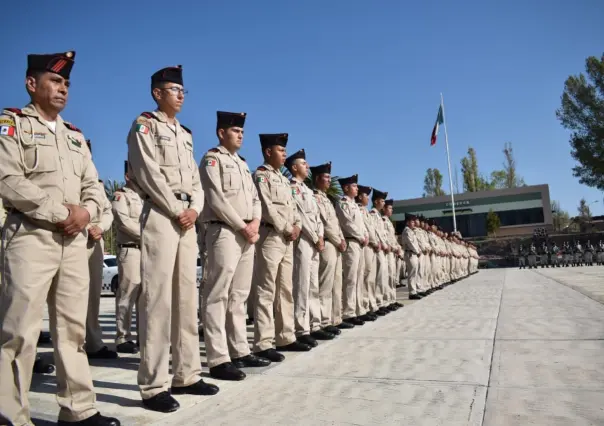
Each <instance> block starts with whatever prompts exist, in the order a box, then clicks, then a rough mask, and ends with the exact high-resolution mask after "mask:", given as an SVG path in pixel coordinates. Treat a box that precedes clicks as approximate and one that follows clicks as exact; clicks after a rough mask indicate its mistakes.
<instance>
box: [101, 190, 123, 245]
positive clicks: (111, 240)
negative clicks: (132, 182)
mask: <svg viewBox="0 0 604 426" xmlns="http://www.w3.org/2000/svg"><path fill="white" fill-rule="evenodd" d="M103 184H104V186H105V195H106V196H107V198H108V199H109V201H113V197H114V195H115V193H116V192H117V191H118V190H120V189H121V188H122V187H123V186H124V185H125V183H124V182H120V181H117V180H113V179H107V181H106V182H104V183H103ZM103 239H104V240H105V252H107V253H109V254H115V255H117V227H115V226H113V224H111V228H109V229H108V230H106V231H105V233H104V234H103Z"/></svg>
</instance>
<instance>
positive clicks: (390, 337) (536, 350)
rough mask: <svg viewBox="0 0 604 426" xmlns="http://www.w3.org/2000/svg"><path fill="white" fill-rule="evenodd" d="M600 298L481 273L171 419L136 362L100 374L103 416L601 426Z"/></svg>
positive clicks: (46, 384) (574, 283)
mask: <svg viewBox="0 0 604 426" xmlns="http://www.w3.org/2000/svg"><path fill="white" fill-rule="evenodd" d="M602 289H604V268H602V267H596V266H594V267H582V268H558V269H539V270H522V271H520V270H517V269H507V270H504V269H498V270H485V271H481V272H480V273H479V274H477V275H474V276H472V277H470V278H468V279H466V280H464V281H462V282H459V283H457V284H455V285H453V286H450V287H448V288H446V289H444V290H442V291H439V292H437V293H435V294H433V295H431V296H429V297H427V298H425V299H423V300H421V301H418V302H416V303H407V302H408V301H405V304H406V305H407V306H406V307H405V308H403V309H399V310H398V311H397V312H395V313H392V314H390V315H388V316H386V317H384V318H381V319H379V320H378V321H376V322H375V323H369V324H366V325H364V326H363V327H357V328H355V329H354V330H350V331H346V332H343V333H342V335H341V336H340V337H339V338H337V339H336V340H334V341H331V342H325V343H320V345H319V347H317V348H315V349H313V350H312V351H311V352H310V353H303V354H286V358H287V359H286V361H284V362H283V363H281V364H273V365H271V366H270V367H267V368H265V369H247V370H246V373H248V378H247V379H246V380H244V381H243V382H236V383H232V382H221V381H216V380H212V379H208V381H211V382H213V383H216V384H218V385H219V386H220V388H221V391H220V393H219V394H218V395H216V396H212V397H192V396H178V397H177V398H178V400H179V401H180V403H181V409H180V410H179V411H177V412H176V413H172V414H169V415H166V414H159V413H153V412H149V411H146V410H143V409H142V408H141V407H140V398H139V394H138V390H137V386H136V370H137V368H138V356H121V357H120V359H119V360H118V361H106V362H104V361H94V365H93V367H92V371H93V377H94V379H95V386H96V388H97V391H98V394H97V400H98V407H99V409H100V410H101V412H102V413H104V414H107V415H115V416H116V417H119V418H120V419H121V420H122V424H125V425H142V424H145V425H148V424H157V425H189V424H212V425H217V424H221V425H222V424H224V425H231V424H238V425H268V424H281V425H327V424H329V425H353V424H354V425H378V424H379V425H390V424H391V425H447V426H448V425H483V424H484V425H526V424H534V425H544V426H555V425H565V426H566V425H573V426H575V425H576V426H579V425H603V424H604V306H603V305H602V302H604V298H603V296H604V292H603V291H602ZM399 295H400V296H401V298H404V295H405V292H404V291H401V292H399ZM113 300H114V299H113V298H103V299H102V307H101V312H102V317H101V321H102V324H103V327H104V331H105V337H106V338H107V342H108V343H109V344H110V345H112V338H113V336H114V334H115V322H114V317H113V313H114V305H113V303H114V301H113ZM250 337H251V335H250ZM200 347H201V353H202V356H205V349H204V347H203V343H201V344H200ZM45 350H46V351H49V350H50V349H45ZM204 359H205V358H204ZM204 371H205V372H207V368H204ZM54 391H55V384H54V377H53V376H36V378H35V382H34V383H33V384H32V392H31V395H30V400H31V405H32V411H33V414H34V417H35V418H36V419H37V420H35V422H36V424H51V423H50V421H54V420H55V419H56V415H57V412H58V406H57V405H56V400H55V397H54Z"/></svg>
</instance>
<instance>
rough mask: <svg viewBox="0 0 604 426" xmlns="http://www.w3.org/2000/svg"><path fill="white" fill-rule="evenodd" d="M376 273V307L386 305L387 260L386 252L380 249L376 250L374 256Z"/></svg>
mask: <svg viewBox="0 0 604 426" xmlns="http://www.w3.org/2000/svg"><path fill="white" fill-rule="evenodd" d="M375 260H376V262H375V264H376V273H375V281H376V283H375V301H376V303H377V305H378V308H381V307H382V306H386V305H388V303H386V302H387V298H388V260H387V259H386V253H384V252H383V251H382V250H380V251H378V252H377V253H376V256H375Z"/></svg>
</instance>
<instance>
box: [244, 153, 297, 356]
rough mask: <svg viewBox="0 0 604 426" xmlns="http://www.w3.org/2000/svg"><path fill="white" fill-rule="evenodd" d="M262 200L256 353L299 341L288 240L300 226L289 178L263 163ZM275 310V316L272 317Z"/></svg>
mask: <svg viewBox="0 0 604 426" xmlns="http://www.w3.org/2000/svg"><path fill="white" fill-rule="evenodd" d="M254 182H256V186H257V187H258V194H259V196H260V201H261V202H262V225H261V227H260V239H259V240H258V243H257V245H258V254H257V255H256V280H257V281H256V284H255V288H254V289H255V301H254V352H261V351H265V350H267V349H271V348H272V347H273V341H275V343H276V344H277V346H287V345H289V344H290V343H293V342H295V341H296V336H295V334H294V299H293V295H292V276H293V275H292V274H293V271H292V270H293V266H292V263H293V258H294V251H293V248H294V245H293V243H292V242H291V241H288V240H287V239H286V235H289V234H291V232H292V231H293V227H294V226H298V227H301V221H300V217H299V215H298V211H297V208H296V204H295V202H294V199H293V196H292V191H291V188H290V185H289V181H288V180H287V178H286V177H285V176H283V175H282V174H281V171H279V170H276V169H273V168H272V167H271V166H270V165H269V164H266V163H265V164H263V165H262V166H260V167H258V169H256V172H255V173H254ZM273 313H274V318H273Z"/></svg>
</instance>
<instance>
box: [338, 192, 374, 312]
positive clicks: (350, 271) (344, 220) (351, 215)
mask: <svg viewBox="0 0 604 426" xmlns="http://www.w3.org/2000/svg"><path fill="white" fill-rule="evenodd" d="M336 213H337V215H338V219H339V220H340V226H341V227H342V231H343V233H344V237H345V238H346V243H348V247H346V251H345V252H344V255H343V259H342V282H343V288H344V290H343V292H342V293H343V298H342V306H343V313H342V319H344V320H346V319H349V318H355V317H357V316H359V313H358V310H357V300H358V299H359V298H361V300H362V298H363V274H364V268H365V258H364V256H363V247H364V244H365V239H366V238H368V234H367V230H366V229H365V224H364V223H363V215H362V213H361V209H359V206H358V205H357V204H356V203H355V201H354V200H353V199H352V198H349V197H346V196H345V197H342V198H341V199H340V201H339V202H338V203H337V204H336Z"/></svg>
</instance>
